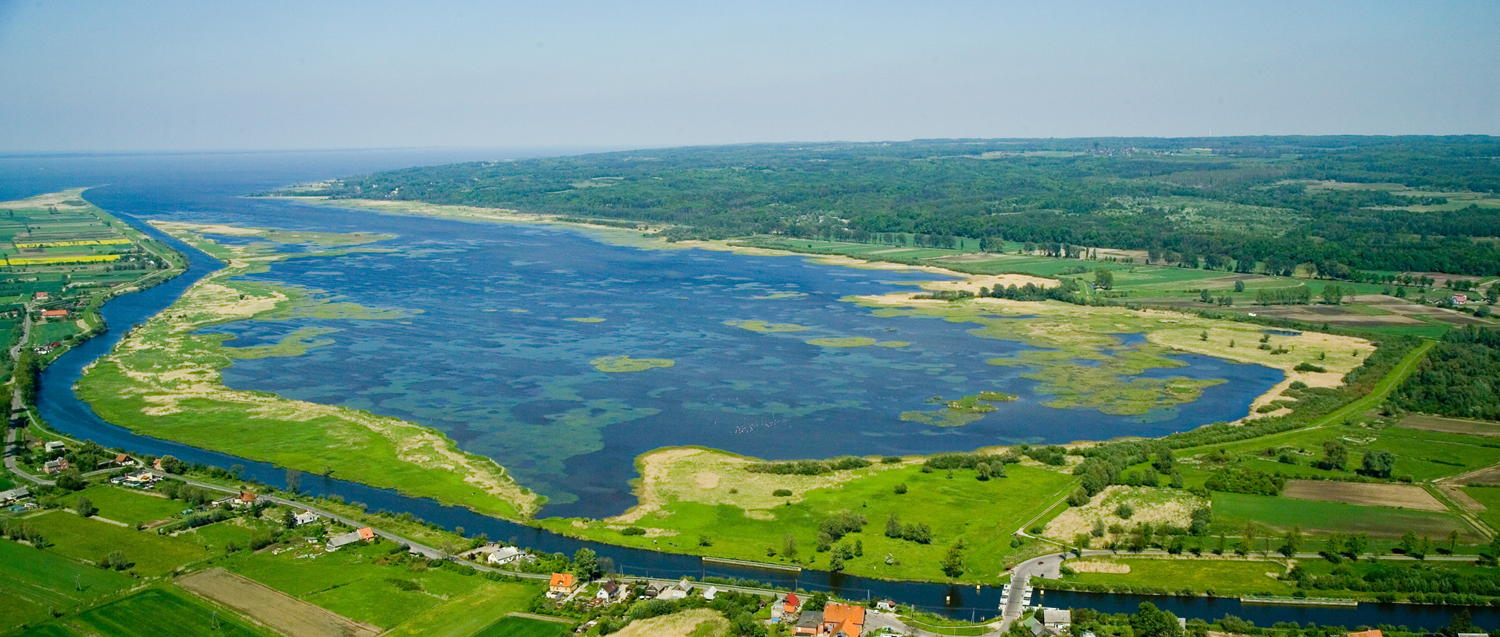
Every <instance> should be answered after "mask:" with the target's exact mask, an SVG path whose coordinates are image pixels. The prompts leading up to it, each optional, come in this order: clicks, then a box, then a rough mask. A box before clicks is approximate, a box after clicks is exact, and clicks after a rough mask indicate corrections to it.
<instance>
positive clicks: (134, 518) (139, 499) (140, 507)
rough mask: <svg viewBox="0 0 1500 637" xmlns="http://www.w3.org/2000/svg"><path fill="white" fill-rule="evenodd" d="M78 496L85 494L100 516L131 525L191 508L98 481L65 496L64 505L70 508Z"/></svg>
mask: <svg viewBox="0 0 1500 637" xmlns="http://www.w3.org/2000/svg"><path fill="white" fill-rule="evenodd" d="M80 497H84V498H88V499H89V502H90V503H92V504H93V505H94V507H95V508H97V509H99V516H100V517H103V518H108V519H110V520H114V521H116V522H124V523H126V524H130V525H136V524H143V523H146V522H155V521H157V520H165V519H167V518H170V517H174V516H176V515H178V514H179V513H181V512H182V511H183V510H184V509H190V508H192V507H191V506H190V505H188V504H185V503H182V502H178V501H175V500H169V499H167V498H163V497H160V496H157V495H151V494H147V493H142V492H140V491H135V490H131V489H124V488H121V487H116V486H114V485H111V484H98V485H94V486H92V487H89V488H87V489H84V490H82V491H79V492H78V493H77V494H74V495H72V496H69V497H68V498H67V499H66V500H65V502H66V506H67V507H68V508H70V509H71V508H73V505H74V504H75V503H76V502H77V501H78V498H80Z"/></svg>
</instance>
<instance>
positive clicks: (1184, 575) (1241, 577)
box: [1063, 557, 1294, 597]
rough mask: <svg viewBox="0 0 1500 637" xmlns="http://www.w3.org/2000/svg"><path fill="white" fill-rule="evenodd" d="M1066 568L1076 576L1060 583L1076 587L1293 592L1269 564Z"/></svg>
mask: <svg viewBox="0 0 1500 637" xmlns="http://www.w3.org/2000/svg"><path fill="white" fill-rule="evenodd" d="M1089 562H1094V563H1105V564H1117V565H1124V566H1127V567H1129V569H1130V572H1128V573H1088V572H1083V571H1084V570H1086V569H1088V568H1089V565H1088V563H1089ZM1066 564H1067V565H1068V566H1069V567H1071V568H1073V569H1074V570H1076V571H1079V572H1078V573H1077V574H1074V575H1064V576H1063V581H1065V582H1077V583H1080V584H1102V585H1105V586H1111V587H1126V586H1128V587H1133V588H1134V587H1149V588H1166V589H1170V590H1171V591H1173V592H1177V591H1183V590H1191V591H1193V593H1195V594H1198V595H1203V594H1206V593H1207V592H1208V591H1213V594H1214V595H1219V596H1225V597H1234V596H1247V595H1291V593H1292V591H1293V590H1294V589H1293V587H1292V586H1290V585H1288V584H1287V583H1285V582H1282V581H1281V580H1278V579H1275V577H1274V576H1279V575H1281V574H1283V573H1285V572H1286V565H1285V564H1283V563H1282V562H1277V561H1271V560H1242V559H1211V558H1196V559H1154V558H1130V557H1111V558H1084V559H1082V560H1069V561H1067V562H1066ZM1080 564H1083V566H1080Z"/></svg>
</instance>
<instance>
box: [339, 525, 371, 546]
mask: <svg viewBox="0 0 1500 637" xmlns="http://www.w3.org/2000/svg"><path fill="white" fill-rule="evenodd" d="M374 539H375V531H372V530H371V529H370V527H368V526H367V527H364V528H362V529H359V530H357V531H350V532H348V533H345V534H343V535H335V536H333V537H331V538H329V539H328V550H330V551H333V550H336V549H338V548H339V547H342V546H347V545H350V544H353V543H355V542H369V541H371V540H374Z"/></svg>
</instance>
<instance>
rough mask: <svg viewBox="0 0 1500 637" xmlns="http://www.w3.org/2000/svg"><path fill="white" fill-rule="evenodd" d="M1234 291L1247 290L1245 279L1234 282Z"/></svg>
mask: <svg viewBox="0 0 1500 637" xmlns="http://www.w3.org/2000/svg"><path fill="white" fill-rule="evenodd" d="M1234 291H1235V292H1244V291H1245V282H1244V281H1235V282H1234Z"/></svg>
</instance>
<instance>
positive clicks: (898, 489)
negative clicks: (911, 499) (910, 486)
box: [896, 482, 906, 495]
mask: <svg viewBox="0 0 1500 637" xmlns="http://www.w3.org/2000/svg"><path fill="white" fill-rule="evenodd" d="M904 493H906V483H905V482H903V483H901V484H898V485H896V495H901V494H904Z"/></svg>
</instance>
